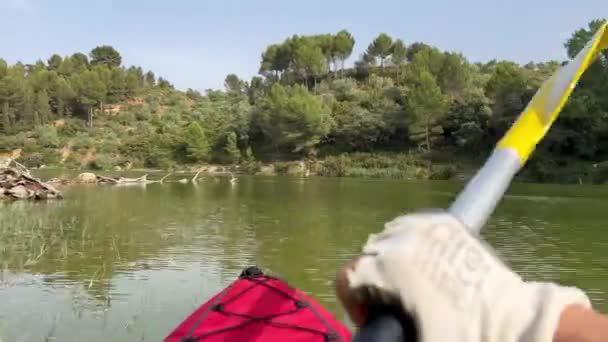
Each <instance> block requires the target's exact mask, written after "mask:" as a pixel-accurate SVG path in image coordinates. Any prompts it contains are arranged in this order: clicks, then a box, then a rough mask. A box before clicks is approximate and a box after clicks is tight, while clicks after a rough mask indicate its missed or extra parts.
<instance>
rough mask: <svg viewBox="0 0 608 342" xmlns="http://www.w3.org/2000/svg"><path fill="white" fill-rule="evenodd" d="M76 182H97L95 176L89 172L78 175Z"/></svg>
mask: <svg viewBox="0 0 608 342" xmlns="http://www.w3.org/2000/svg"><path fill="white" fill-rule="evenodd" d="M78 180H79V181H80V182H82V183H95V182H97V176H95V174H94V173H91V172H83V173H81V174H79V175H78Z"/></svg>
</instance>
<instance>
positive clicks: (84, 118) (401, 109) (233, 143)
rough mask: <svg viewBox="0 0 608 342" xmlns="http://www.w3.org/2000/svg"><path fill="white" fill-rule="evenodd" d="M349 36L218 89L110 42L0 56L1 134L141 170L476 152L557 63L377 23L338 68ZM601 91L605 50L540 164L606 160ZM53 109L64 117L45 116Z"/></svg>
mask: <svg viewBox="0 0 608 342" xmlns="http://www.w3.org/2000/svg"><path fill="white" fill-rule="evenodd" d="M601 24H602V22H601V21H599V20H596V21H592V22H591V23H589V25H588V26H587V27H585V28H581V29H579V30H577V31H576V32H574V33H573V34H572V36H571V38H569V39H568V40H567V41H566V42H565V44H564V46H565V48H566V51H567V53H568V56H570V57H573V56H575V55H576V54H577V53H578V52H579V51H580V49H581V48H582V47H583V46H584V44H585V43H586V42H587V41H588V40H589V39H590V38H591V37H592V35H593V33H594V32H595V31H596V30H597V29H598V28H599V27H600V25H601ZM355 44H357V42H356V40H355V38H354V37H353V36H352V35H351V34H350V33H349V32H348V31H346V30H343V31H340V32H338V33H336V34H323V35H314V36H298V35H294V36H292V37H289V38H287V39H286V40H284V41H283V42H277V43H276V44H272V45H271V46H269V47H268V48H267V49H266V50H265V51H263V53H262V54H261V61H260V69H259V74H260V76H256V77H253V78H252V79H251V80H249V81H246V80H242V79H240V78H239V77H238V76H237V75H235V74H230V75H228V76H227V77H226V80H225V89H224V90H207V91H206V92H205V93H203V94H202V93H200V92H198V91H195V90H191V89H188V90H187V91H186V92H181V91H178V90H175V89H174V88H173V86H172V85H171V84H170V83H169V82H168V81H166V80H164V79H162V78H158V79H157V78H156V77H155V75H154V73H152V72H151V71H148V72H144V70H142V68H140V67H128V68H127V67H125V66H123V64H122V58H121V56H120V53H119V52H118V51H116V50H115V49H114V48H112V47H110V46H100V47H97V48H95V49H93V50H92V51H91V52H90V54H89V55H88V56H87V55H84V54H82V53H76V54H74V55H72V56H65V57H63V56H59V55H53V56H51V57H50V58H49V59H48V60H47V61H46V62H44V61H38V62H37V63H35V64H31V65H30V64H28V65H25V64H22V63H18V64H16V65H12V66H8V65H7V63H5V62H4V61H2V60H0V114H1V116H0V118H1V120H0V121H1V122H0V127H1V128H2V132H4V135H5V136H4V137H3V141H0V142H2V143H4V146H5V147H6V148H16V147H22V148H25V150H30V151H31V152H39V153H42V154H43V155H42V156H39V158H42V159H44V158H47V157H48V159H49V161H48V162H49V163H54V162H57V160H58V159H65V151H64V152H63V154H64V156H63V158H59V156H58V152H57V153H56V155H54V156H47V154H52V153H51V152H52V150H58V149H63V150H65V149H66V147H69V149H71V151H73V152H78V151H80V152H79V153H80V154H78V153H76V155H80V156H82V155H83V154H84V153H85V151H89V152H91V150H93V152H94V154H95V155H96V156H101V157H100V159H103V158H105V159H106V160H111V162H110V161H108V164H120V163H125V162H127V161H128V162H131V163H135V164H137V163H140V164H142V165H143V166H159V165H165V166H166V165H168V164H171V163H197V162H225V163H232V162H240V161H244V160H253V159H298V158H305V157H306V158H308V157H319V156H322V155H328V154H339V153H343V152H376V151H382V152H386V151H392V152H407V151H416V152H428V151H436V150H438V151H442V150H447V151H453V152H455V153H456V154H463V155H467V154H468V155H473V156H475V155H482V154H483V153H486V152H487V151H489V150H490V149H491V148H492V147H493V146H494V144H495V143H496V141H497V139H499V138H500V137H501V136H502V135H503V134H504V132H505V131H506V129H508V127H509V126H510V125H511V124H512V123H513V121H514V120H515V118H516V116H517V115H518V114H519V113H520V112H521V111H522V110H523V109H524V107H525V105H526V104H527V103H528V101H529V100H530V99H531V97H532V96H533V95H534V93H535V92H536V90H537V89H538V87H539V86H540V85H541V84H542V82H543V81H544V80H546V79H547V78H548V77H549V76H550V75H551V74H552V73H554V72H555V70H556V69H557V68H559V67H560V66H561V65H562V64H563V63H564V62H565V61H547V62H539V63H534V62H530V63H528V64H526V65H518V64H516V63H513V62H509V61H490V62H487V63H472V62H470V61H468V60H467V59H466V58H465V57H464V56H463V55H462V54H460V53H457V52H449V51H441V50H440V49H438V48H436V47H433V46H430V45H427V44H425V43H422V42H411V43H408V42H404V41H403V40H402V39H395V38H393V37H390V36H389V35H387V34H384V33H383V34H380V35H379V36H378V37H377V38H375V39H374V40H373V41H372V42H369V45H368V46H367V49H366V50H365V52H364V53H363V54H362V55H361V56H359V57H358V59H357V60H356V61H355V63H354V67H353V68H348V69H346V68H345V67H344V66H345V61H347V60H349V59H350V58H352V56H351V54H352V52H353V48H354V46H355ZM201 77H205V76H204V75H201ZM607 93H608V55H606V54H604V55H602V56H601V57H600V58H599V60H598V61H597V62H596V63H595V64H594V65H593V66H592V67H591V69H590V70H589V71H588V72H587V73H586V74H585V75H584V77H583V79H582V80H581V82H580V84H579V86H578V87H577V89H576V91H575V92H574V94H573V95H572V97H571V98H570V100H569V102H568V105H567V106H566V107H565V109H564V111H563V113H562V115H561V116H560V118H559V120H558V121H557V122H556V124H555V126H554V127H553V128H552V130H551V132H550V133H549V135H548V137H547V138H546V140H545V141H543V143H542V144H541V146H540V147H539V150H540V151H539V152H538V154H537V155H536V156H535V158H534V162H535V163H537V164H538V163H543V165H544V167H545V168H546V169H550V168H551V167H552V165H553V164H552V163H560V162H563V161H564V160H586V161H587V160H588V161H601V160H603V159H605V158H606V155H607V152H608V139H607V138H608V125H606V123H607V122H608V121H607V120H606V117H607V115H608V96H606V94H607ZM109 104H112V105H120V106H121V109H120V112H119V113H118V114H108V113H107V111H104V107H105V106H107V105H109ZM94 118H95V119H94ZM59 119H63V121H65V122H67V124H64V123H62V124H61V125H57V124H53V125H51V123H54V122H56V121H57V120H59ZM79 123H80V124H79ZM87 139H89V140H87ZM109 139H112V142H109ZM34 149H38V150H37V151H34ZM41 151H44V153H43V152H41ZM89 154H90V153H89ZM456 154H455V155H456ZM91 158H93V159H95V158H96V157H91ZM63 161H65V160H63ZM100 164H105V163H100ZM541 173H542V172H541Z"/></svg>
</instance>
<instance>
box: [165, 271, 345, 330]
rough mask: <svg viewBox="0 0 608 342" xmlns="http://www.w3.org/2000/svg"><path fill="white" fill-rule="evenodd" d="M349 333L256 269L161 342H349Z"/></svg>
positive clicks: (326, 313) (322, 310)
mask: <svg viewBox="0 0 608 342" xmlns="http://www.w3.org/2000/svg"><path fill="white" fill-rule="evenodd" d="M351 338H352V336H351V332H350V330H349V329H348V328H347V327H346V326H345V325H344V324H342V323H341V322H340V321H338V320H337V319H336V318H335V317H334V316H333V315H332V314H331V313H330V312H329V311H328V310H327V309H325V308H324V307H323V306H321V304H319V303H318V302H316V301H315V300H314V299H313V298H312V297H310V296H309V295H307V294H306V293H304V292H303V291H301V290H299V289H296V288H293V287H290V286H289V285H288V284H287V283H286V282H284V281H283V280H281V279H278V278H275V277H271V276H268V275H265V274H264V273H263V272H262V271H261V270H260V269H258V268H257V267H249V268H247V269H245V270H244V271H243V272H242V273H241V275H240V276H239V278H238V279H237V280H236V281H234V282H233V283H232V284H231V285H229V286H228V287H226V288H225V289H224V290H222V291H221V292H219V293H218V294H216V295H215V296H214V297H213V298H211V299H210V300H209V301H207V302H206V303H205V304H203V305H202V306H200V307H199V308H198V309H197V310H196V311H194V312H193V313H192V314H191V315H190V316H189V317H188V318H186V319H185V320H184V321H183V322H182V323H181V324H180V325H179V326H177V328H175V330H173V332H171V334H170V335H169V336H168V337H167V338H166V339H165V342H194V341H203V342H219V341H223V342H227V341H234V342H247V341H268V342H273V341H276V342H279V341H295V342H298V341H299V342H315V341H318V342H330V341H334V342H350V340H351Z"/></svg>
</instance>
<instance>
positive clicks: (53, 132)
mask: <svg viewBox="0 0 608 342" xmlns="http://www.w3.org/2000/svg"><path fill="white" fill-rule="evenodd" d="M36 136H37V137H38V144H40V146H42V147H59V146H61V140H60V139H59V135H58V134H57V129H56V128H55V127H54V126H39V127H37V128H36Z"/></svg>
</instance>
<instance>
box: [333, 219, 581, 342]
mask: <svg viewBox="0 0 608 342" xmlns="http://www.w3.org/2000/svg"><path fill="white" fill-rule="evenodd" d="M340 278H342V279H340ZM344 278H346V279H344ZM340 282H342V283H344V282H346V285H345V286H346V287H347V290H346V292H347V293H346V294H344V293H340V290H339V291H338V292H339V293H338V295H339V297H340V298H341V299H342V302H343V304H346V305H347V306H350V307H347V310H348V311H349V313H350V314H351V318H353V320H354V321H355V323H356V324H361V323H363V322H362V319H363V318H362V316H360V315H358V314H360V313H361V312H360V311H357V310H356V309H353V307H352V305H353V302H355V304H356V305H359V304H361V305H365V304H370V303H375V304H378V303H380V302H381V303H385V304H393V305H394V304H397V305H400V306H401V307H402V308H403V310H404V311H405V312H407V313H408V315H409V316H411V317H413V319H414V321H415V322H414V323H415V326H416V330H417V334H418V336H419V341H422V342H447V341H450V342H490V341H491V342H551V341H552V340H553V336H554V334H555V331H556V328H557V325H558V321H559V318H560V314H561V313H562V311H563V310H564V308H566V307H567V306H569V305H576V304H578V305H580V306H582V307H585V308H590V307H591V303H590V301H589V299H588V297H587V296H586V295H585V294H584V293H583V292H582V291H581V290H579V289H577V288H573V287H564V286H559V285H557V284H554V283H547V282H525V281H523V280H522V279H521V278H520V277H519V276H518V275H517V274H515V273H514V272H513V271H512V270H510V269H509V268H508V267H507V266H506V265H505V264H503V263H502V262H501V261H500V260H499V259H498V258H497V257H496V256H495V255H494V253H493V252H492V249H491V248H490V247H488V246H486V245H485V244H483V243H482V242H481V241H480V240H479V239H477V238H476V237H474V236H472V235H471V234H470V233H469V232H468V231H467V230H466V228H465V227H464V226H463V225H462V223H460V221H459V220H457V219H456V218H455V217H453V216H452V215H450V214H448V213H445V212H441V213H419V214H412V215H406V216H402V217H398V218H396V219H395V220H393V221H391V222H389V223H387V224H386V225H385V229H384V231H382V232H381V233H379V234H372V235H371V236H370V238H369V240H368V242H367V244H366V245H365V246H364V248H363V256H361V257H360V258H359V259H358V260H357V261H356V262H355V263H354V265H353V266H352V268H350V269H347V271H346V273H345V276H343V277H339V279H338V283H340ZM338 286H339V287H340V284H338ZM345 296H348V297H349V298H348V300H345V298H344V297H345ZM353 316H354V317H353ZM379 342H381V341H379Z"/></svg>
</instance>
